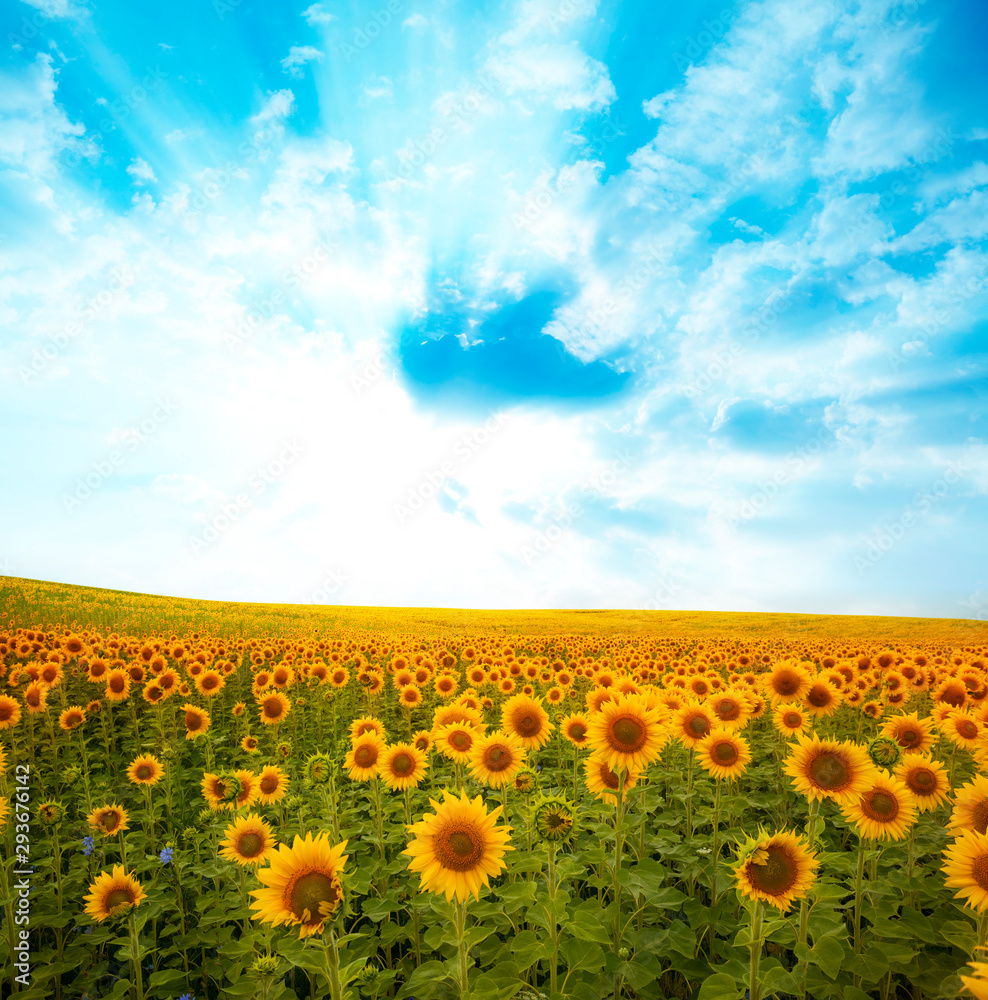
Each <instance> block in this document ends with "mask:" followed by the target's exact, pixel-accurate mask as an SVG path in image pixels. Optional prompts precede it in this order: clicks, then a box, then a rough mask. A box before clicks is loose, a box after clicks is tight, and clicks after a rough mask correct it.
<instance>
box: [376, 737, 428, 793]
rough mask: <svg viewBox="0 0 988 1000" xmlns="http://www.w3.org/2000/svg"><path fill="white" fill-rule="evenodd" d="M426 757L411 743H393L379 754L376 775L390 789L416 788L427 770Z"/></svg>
mask: <svg viewBox="0 0 988 1000" xmlns="http://www.w3.org/2000/svg"><path fill="white" fill-rule="evenodd" d="M428 766H429V764H428V760H427V755H426V752H425V751H424V750H419V749H417V748H416V747H415V746H413V745H412V744H411V743H395V744H394V746H390V747H387V748H386V749H385V751H384V753H383V754H381V762H380V764H379V765H378V774H379V775H380V777H381V780H382V781H383V782H384V783H385V784H386V785H387V786H388V788H392V789H400V790H404V789H406V788H416V787H417V786H418V784H419V782H421V780H422V779H423V778H424V777H425V772H426V769H427V768H428Z"/></svg>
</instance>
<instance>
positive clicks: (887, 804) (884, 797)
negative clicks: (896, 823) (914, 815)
mask: <svg viewBox="0 0 988 1000" xmlns="http://www.w3.org/2000/svg"><path fill="white" fill-rule="evenodd" d="M861 811H862V812H863V813H864V814H865V815H866V816H867V817H868V818H869V819H873V820H877V821H878V822H881V823H891V822H892V820H894V819H895V817H896V816H898V815H899V800H898V799H897V798H896V797H895V796H894V795H890V794H889V793H888V792H874V793H873V794H871V795H868V796H865V797H864V798H862V800H861Z"/></svg>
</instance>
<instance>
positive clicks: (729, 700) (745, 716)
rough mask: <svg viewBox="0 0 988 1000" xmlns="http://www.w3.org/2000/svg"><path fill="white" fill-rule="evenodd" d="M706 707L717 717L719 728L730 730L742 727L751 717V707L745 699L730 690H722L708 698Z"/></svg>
mask: <svg viewBox="0 0 988 1000" xmlns="http://www.w3.org/2000/svg"><path fill="white" fill-rule="evenodd" d="M707 707H708V708H709V709H710V711H711V712H713V714H714V715H715V716H716V717H717V721H718V723H719V728H720V729H730V730H732V731H737V730H739V729H744V727H745V726H746V725H747V724H748V720H749V719H750V718H751V708H750V707H749V705H748V702H747V700H746V699H745V698H744V697H742V696H741V695H740V694H738V693H735V692H734V691H731V690H727V691H722V692H720V693H718V694H715V695H714V696H713V697H712V698H709V699H708V700H707Z"/></svg>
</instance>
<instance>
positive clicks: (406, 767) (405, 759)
mask: <svg viewBox="0 0 988 1000" xmlns="http://www.w3.org/2000/svg"><path fill="white" fill-rule="evenodd" d="M391 770H392V771H394V773H395V774H411V773H412V771H414V770H415V761H414V760H412V758H411V756H410V755H409V754H407V753H399V754H395V757H394V759H393V760H392V761H391Z"/></svg>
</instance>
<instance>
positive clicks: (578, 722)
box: [559, 712, 590, 747]
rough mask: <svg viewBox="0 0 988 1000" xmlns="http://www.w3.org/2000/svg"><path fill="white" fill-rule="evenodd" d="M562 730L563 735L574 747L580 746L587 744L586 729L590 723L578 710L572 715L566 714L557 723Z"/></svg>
mask: <svg viewBox="0 0 988 1000" xmlns="http://www.w3.org/2000/svg"><path fill="white" fill-rule="evenodd" d="M559 727H560V729H561V730H562V733H563V736H565V737H566V739H568V740H569V741H570V743H572V744H573V746H576V747H582V746H586V745H587V731H588V730H589V728H590V723H589V721H588V720H587V717H586V716H585V715H582V714H580V713H579V712H577V713H574V714H573V715H567V716H566V718H565V719H563V721H562V722H561V723H560V724H559Z"/></svg>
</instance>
